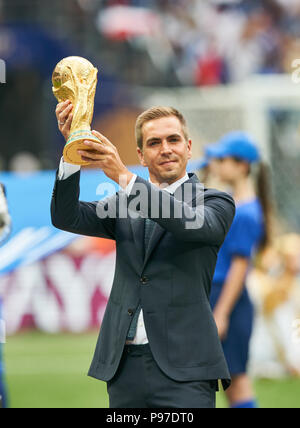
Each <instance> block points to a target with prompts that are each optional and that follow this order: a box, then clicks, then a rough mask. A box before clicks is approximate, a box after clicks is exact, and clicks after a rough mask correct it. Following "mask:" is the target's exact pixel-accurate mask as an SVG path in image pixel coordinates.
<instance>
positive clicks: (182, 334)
mask: <svg viewBox="0 0 300 428" xmlns="http://www.w3.org/2000/svg"><path fill="white" fill-rule="evenodd" d="M71 110H72V106H71V105H69V104H68V102H66V103H63V104H59V105H58V107H57V111H56V114H57V119H58V122H59V128H60V130H61V132H62V133H63V135H64V136H65V138H68V133H69V128H70V123H71V121H72V113H71ZM93 133H94V135H96V136H97V137H98V138H99V139H100V140H101V142H102V144H94V143H91V142H87V143H86V146H87V150H84V151H81V152H80V154H81V156H82V159H83V160H87V161H90V162H91V163H92V164H93V165H94V166H97V167H99V168H101V169H102V170H103V171H104V173H105V174H106V175H107V176H108V177H109V178H110V179H112V180H114V181H115V182H116V183H119V184H120V187H121V190H120V191H119V192H118V193H116V194H114V195H112V196H110V197H108V198H106V199H104V200H103V201H100V202H92V203H87V202H80V201H79V200H78V199H79V181H80V171H79V169H80V167H76V166H73V165H68V164H66V163H65V162H64V161H63V159H62V161H61V164H60V168H59V171H58V173H57V180H56V182H55V187H54V192H53V198H52V205H51V213H52V222H53V224H54V225H55V226H56V227H57V228H59V229H63V230H66V231H69V232H73V233H77V234H82V235H88V236H96V237H102V238H107V239H113V240H115V241H116V246H117V255H116V268H115V276H114V281H113V285H112V290H111V295H110V298H109V302H108V305H107V308H106V312H105V316H104V319H103V323H102V326H101V331H100V335H99V340H98V343H97V347H96V351H95V355H94V359H93V362H92V365H91V368H90V371H89V375H90V376H92V377H95V378H97V379H100V380H103V381H106V382H107V388H108V393H109V398H110V407H111V408H147V407H149V408H155V407H156V408H189V407H190V408H211V407H215V394H216V390H217V389H218V380H219V379H221V380H222V382H223V386H224V388H226V387H228V386H229V384H230V375H229V373H228V369H227V365H226V362H225V359H224V355H223V351H222V347H221V343H220V340H219V337H218V332H217V328H216V324H215V322H214V318H213V315H212V311H211V309H210V305H209V295H210V288H211V282H212V278H213V274H214V269H215V265H216V260H217V254H218V251H219V249H220V246H221V245H222V243H223V241H224V239H225V236H226V234H227V232H228V230H229V228H230V226H231V223H232V221H233V218H234V214H235V205H234V202H233V199H232V198H231V197H230V196H229V195H227V194H226V193H223V192H219V191H217V190H208V189H203V187H202V186H201V184H200V182H199V180H198V179H197V177H196V175H195V174H187V172H186V166H187V163H188V160H189V159H190V158H191V153H192V152H191V146H192V142H191V140H190V139H189V137H188V131H187V128H186V122H185V119H184V118H183V116H182V115H181V114H180V113H179V112H178V111H177V110H175V109H172V108H165V107H159V108H153V109H150V110H148V111H147V112H145V113H143V114H142V115H141V116H140V117H139V118H138V120H137V124H136V137H137V146H138V147H137V152H138V156H139V158H140V161H141V164H142V165H143V166H145V167H148V169H149V174H150V180H149V181H146V180H144V179H142V178H140V177H137V176H135V175H134V174H132V173H131V172H130V171H129V170H128V169H127V168H126V166H125V165H124V164H123V162H122V160H121V159H120V156H119V154H118V151H117V149H116V147H115V146H114V145H113V144H112V143H111V142H110V141H109V140H108V139H107V138H106V137H104V136H103V135H101V134H99V133H98V132H96V131H93ZM91 149H92V151H91Z"/></svg>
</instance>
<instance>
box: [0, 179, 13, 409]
mask: <svg viewBox="0 0 300 428" xmlns="http://www.w3.org/2000/svg"><path fill="white" fill-rule="evenodd" d="M10 230H11V220H10V216H9V213H8V208H7V202H6V197H5V188H4V186H3V185H2V184H1V183H0V245H1V244H2V243H4V241H5V240H6V239H7V238H8V236H9V234H10ZM1 312H2V301H1V298H0V408H1V407H2V408H6V407H7V394H6V388H5V383H4V365H3V359H2V343H3V342H4V339H5V337H4V336H5V328H4V321H2V313H1Z"/></svg>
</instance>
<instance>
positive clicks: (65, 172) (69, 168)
mask: <svg viewBox="0 0 300 428" xmlns="http://www.w3.org/2000/svg"><path fill="white" fill-rule="evenodd" d="M78 171H80V166H77V165H72V164H69V163H67V162H64V160H63V158H61V161H60V165H59V172H58V179H59V180H66V179H67V178H69V177H70V176H71V175H72V174H75V173H76V172H78ZM136 177H137V175H134V176H133V177H132V179H131V181H130V183H129V184H128V186H127V187H126V189H125V192H126V194H127V195H128V196H129V195H130V193H131V190H132V187H133V185H134V183H135V180H136ZM187 180H189V176H188V173H186V174H185V176H184V177H183V178H181V179H180V180H177V181H175V183H172V184H170V185H169V186H167V187H164V189H163V190H166V191H167V192H169V193H175V191H176V190H177V189H178V187H180V186H181V185H182V184H183V183H185V182H186V181H187ZM149 182H150V183H151V184H153V183H152V182H151V180H150V179H149ZM146 343H148V337H147V333H146V328H145V323H144V315H143V310H141V312H140V315H139V319H138V324H137V331H136V335H135V338H134V340H132V341H127V342H126V344H129V345H145V344H146Z"/></svg>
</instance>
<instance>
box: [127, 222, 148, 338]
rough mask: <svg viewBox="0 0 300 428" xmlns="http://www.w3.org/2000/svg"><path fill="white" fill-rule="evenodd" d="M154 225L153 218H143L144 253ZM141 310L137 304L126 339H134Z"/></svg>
mask: <svg viewBox="0 0 300 428" xmlns="http://www.w3.org/2000/svg"><path fill="white" fill-rule="evenodd" d="M154 226H155V222H154V221H153V220H150V219H149V218H146V219H145V233H144V255H146V250H147V248H148V245H149V242H150V238H151V235H152V232H153V229H154ZM141 310H142V307H141V305H140V304H139V306H138V307H137V309H136V311H135V314H134V317H133V318H132V321H131V324H130V328H129V332H128V335H127V340H134V338H135V335H136V330H137V324H138V319H139V316H140V313H141Z"/></svg>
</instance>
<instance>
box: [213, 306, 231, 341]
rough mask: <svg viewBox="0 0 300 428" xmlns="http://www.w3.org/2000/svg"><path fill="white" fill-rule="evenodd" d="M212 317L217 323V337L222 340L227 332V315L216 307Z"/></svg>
mask: <svg viewBox="0 0 300 428" xmlns="http://www.w3.org/2000/svg"><path fill="white" fill-rule="evenodd" d="M214 318H215V321H216V324H217V328H218V333H219V337H220V339H221V341H224V340H225V339H226V336H227V333H228V328H229V317H228V316H227V315H226V314H225V313H223V312H221V311H219V310H218V309H216V310H215V312H214Z"/></svg>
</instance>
